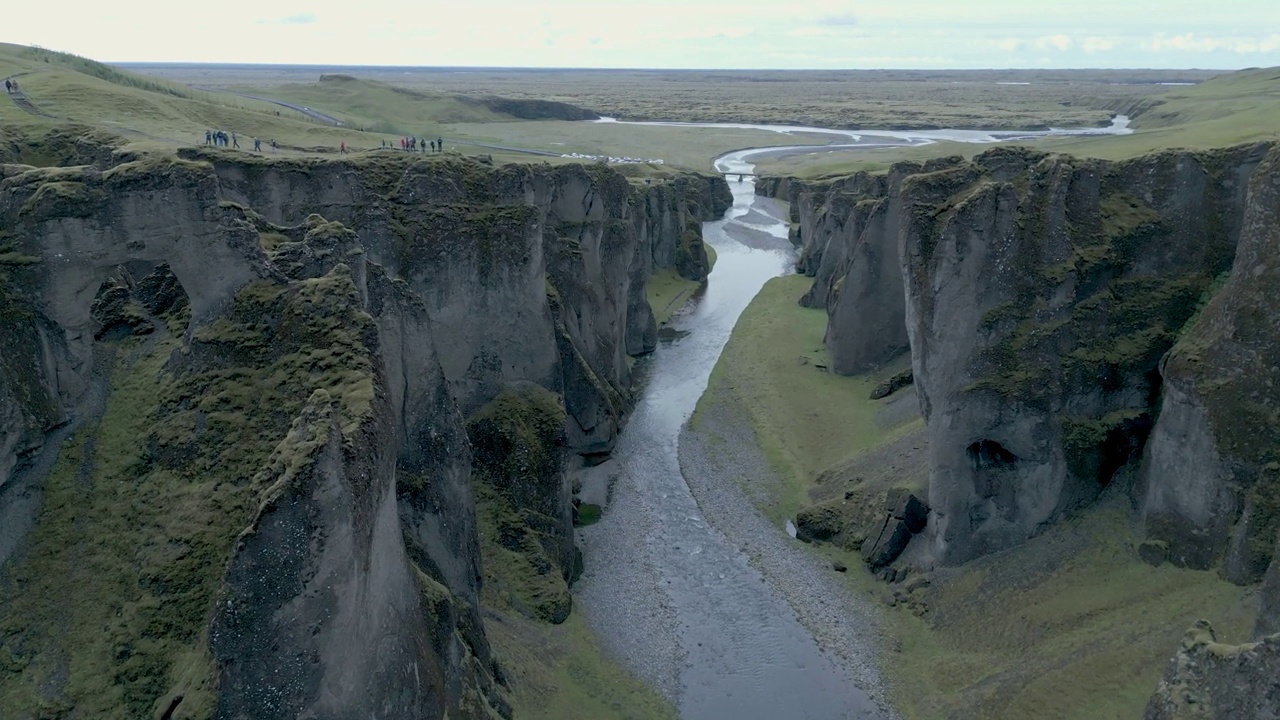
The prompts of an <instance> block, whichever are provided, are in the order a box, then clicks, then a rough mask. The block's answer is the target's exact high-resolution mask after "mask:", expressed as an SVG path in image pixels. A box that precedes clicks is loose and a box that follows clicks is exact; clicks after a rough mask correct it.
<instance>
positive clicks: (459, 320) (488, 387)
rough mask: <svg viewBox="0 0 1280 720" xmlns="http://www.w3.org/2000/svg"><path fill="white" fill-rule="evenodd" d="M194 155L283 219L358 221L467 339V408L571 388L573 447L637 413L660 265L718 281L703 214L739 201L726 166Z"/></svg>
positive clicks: (594, 440) (380, 257)
mask: <svg viewBox="0 0 1280 720" xmlns="http://www.w3.org/2000/svg"><path fill="white" fill-rule="evenodd" d="M189 156H190V157H195V158H207V159H208V160H209V161H210V162H212V163H213V165H214V168H215V169H216V171H217V174H218V176H219V180H220V183H221V186H222V188H223V192H224V194H225V195H226V197H227V198H228V199H231V200H234V201H235V202H237V203H240V204H243V205H245V206H247V207H252V208H254V210H255V211H257V212H261V213H262V214H263V215H264V216H265V217H266V218H267V219H268V220H270V221H272V222H277V223H286V224H287V223H296V222H300V221H301V220H302V219H303V218H305V217H306V216H307V215H308V214H312V213H316V214H320V215H323V216H324V217H325V218H328V219H330V220H335V221H338V222H341V223H343V224H344V225H347V226H349V227H351V228H352V229H353V230H355V231H356V233H357V234H358V235H359V236H360V238H361V242H362V244H363V246H364V247H365V249H366V251H367V253H368V255H369V257H370V259H371V260H373V261H374V262H377V263H379V264H382V265H383V266H384V267H386V268H387V269H388V271H389V272H390V273H391V274H392V275H394V276H396V277H403V278H404V279H405V280H406V281H407V282H408V283H409V284H410V287H411V288H412V289H413V290H414V291H415V292H417V293H418V294H420V295H421V296H422V297H423V298H424V299H425V301H426V306H427V309H428V312H429V313H430V315H431V318H432V322H433V323H434V324H436V325H437V326H439V327H440V329H441V331H442V332H444V333H446V334H447V335H448V336H449V337H451V338H453V339H454V343H452V344H451V345H450V346H449V347H446V348H442V349H441V352H442V355H441V363H442V364H443V365H444V368H445V374H446V376H447V377H448V378H449V380H450V382H451V383H452V384H453V386H454V389H455V395H456V396H457V397H458V399H459V403H460V405H461V408H462V411H463V412H464V413H469V412H471V411H473V410H475V409H476V408H478V407H480V406H481V405H483V404H484V403H486V402H488V401H489V400H491V399H493V398H494V397H495V396H496V395H497V393H498V392H499V391H500V389H501V388H502V387H503V386H504V384H506V383H509V382H516V381H521V380H529V381H533V382H536V383H538V384H541V385H543V386H544V387H547V388H548V389H550V390H552V391H554V392H559V393H562V394H564V395H565V397H566V403H567V405H566V410H567V412H568V415H569V417H570V419H571V420H572V421H573V422H571V424H570V428H569V438H568V443H569V447H570V448H572V449H574V450H575V451H578V452H582V453H600V452H607V451H608V450H609V449H610V448H611V447H612V446H613V442H614V441H615V439H616V436H617V433H618V431H619V429H620V427H621V418H622V417H623V416H624V415H625V413H626V412H627V409H628V398H629V388H630V377H629V370H628V363H627V360H626V358H627V356H628V355H639V354H643V353H645V352H649V351H651V350H652V349H653V347H654V346H655V343H656V340H657V328H656V324H655V323H654V321H653V317H652V311H651V310H650V309H649V306H648V303H647V301H646V299H645V293H644V282H645V279H646V278H647V277H648V275H649V273H650V272H652V270H653V268H654V267H674V268H676V269H677V270H679V271H680V272H681V274H683V275H684V276H685V277H688V278H690V279H695V280H696V279H701V278H705V277H706V273H707V258H706V251H705V249H704V248H703V246H702V240H701V222H703V221H706V220H710V219H714V218H715V217H719V215H721V214H723V212H724V210H725V209H727V208H728V207H729V206H730V205H731V204H732V195H731V193H730V192H729V189H728V186H727V185H726V184H725V183H724V181H723V178H720V177H710V176H697V175H688V176H681V177H677V178H675V179H673V180H672V181H671V182H668V183H662V184H658V185H652V186H638V185H637V186H633V185H631V184H630V183H628V182H627V180H626V179H625V178H623V177H622V176H620V175H618V174H617V173H614V172H612V171H610V170H609V169H608V168H606V167H604V166H580V165H566V166H556V167H550V166H542V167H538V166H529V165H506V166H501V167H498V168H494V169H489V168H486V167H484V166H481V165H478V164H476V163H471V162H467V161H464V160H444V161H440V160H435V161H428V160H418V161H414V160H412V159H405V158H400V157H370V158H365V159H362V160H361V161H360V163H359V164H353V163H343V162H315V161H301V160H299V161H293V162H277V163H272V162H263V163H255V162H252V161H247V162H246V161H236V162H232V161H231V160H229V159H228V158H226V157H225V156H222V155H219V154H217V153H208V152H207V151H202V150H192V151H190V153H189ZM414 236H418V237H430V238H432V242H431V243H430V244H428V245H426V246H424V247H421V248H413V249H412V252H406V251H407V250H408V248H406V247H405V245H404V243H403V242H402V241H401V240H398V238H405V237H414ZM606 258H608V261H606V260H605V259H606ZM548 295H549V296H550V297H551V300H550V302H549V303H548V301H547V300H545V299H544V298H545V297H546V296H548ZM514 348H519V350H518V351H516V350H514Z"/></svg>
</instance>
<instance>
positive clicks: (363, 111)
mask: <svg viewBox="0 0 1280 720" xmlns="http://www.w3.org/2000/svg"><path fill="white" fill-rule="evenodd" d="M253 94H259V95H262V96H264V97H270V98H273V99H277V100H284V101H286V102H291V103H294V104H297V105H302V106H304V107H312V108H315V109H316V110H320V111H322V112H324V113H325V114H328V115H332V116H334V117H337V118H338V119H340V120H343V121H344V122H346V123H347V124H348V125H351V126H354V127H364V128H365V129H366V130H370V131H373V132H383V133H391V134H396V135H418V136H422V135H426V136H429V137H432V138H434V137H435V135H437V134H439V133H440V132H441V128H440V125H441V124H443V123H465V122H478V123H489V122H501V121H505V120H514V118H512V117H511V116H509V115H501V114H499V113H495V112H493V111H491V110H489V109H487V108H485V107H482V106H479V105H476V104H473V103H467V102H463V101H462V100H460V99H458V98H457V97H455V96H452V95H445V94H443V93H432V92H428V91H425V90H409V89H406V88H402V87H396V86H393V85H387V84H385V83H380V82H375V81H370V80H358V79H356V78H353V77H351V76H348V75H325V76H322V77H321V78H320V81H319V82H317V83H314V84H309V85H301V84H292V85H281V86H279V87H273V88H270V89H267V90H260V91H254V93H253Z"/></svg>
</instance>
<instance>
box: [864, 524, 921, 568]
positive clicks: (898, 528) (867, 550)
mask: <svg viewBox="0 0 1280 720" xmlns="http://www.w3.org/2000/svg"><path fill="white" fill-rule="evenodd" d="M909 542H911V530H910V529H909V528H908V527H907V523H906V522H904V521H902V520H899V519H897V518H894V517H892V516H889V517H888V518H886V519H885V523H884V528H883V529H882V530H881V531H880V532H879V533H877V534H876V535H873V536H868V537H867V539H866V541H865V542H863V543H862V559H863V560H865V561H866V563H867V566H868V567H870V568H871V569H872V570H876V569H879V568H882V567H884V566H886V565H888V564H889V563H891V562H893V561H894V560H897V559H898V556H899V555H901V554H902V551H903V550H906V549H907V543H909Z"/></svg>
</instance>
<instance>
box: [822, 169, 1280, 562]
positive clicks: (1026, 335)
mask: <svg viewBox="0 0 1280 720" xmlns="http://www.w3.org/2000/svg"><path fill="white" fill-rule="evenodd" d="M1269 152H1270V148H1269V147H1268V146H1266V145H1254V146H1244V147H1239V148H1233V149H1227V150H1220V151H1213V152H1206V153H1189V152H1166V153H1161V154H1157V155H1152V156H1148V157H1143V158H1138V159H1135V160H1130V161H1124V162H1105V161H1098V160H1084V159H1077V158H1071V157H1065V156H1048V155H1044V154H1040V153H1034V152H1030V151H1025V150H1021V149H1007V148H996V149H993V150H990V151H987V152H985V153H982V154H980V155H978V156H977V157H975V158H974V160H973V161H971V162H961V161H959V160H958V159H944V160H939V161H934V162H932V163H930V164H927V165H919V164H909V163H903V164H899V165H895V166H894V167H893V168H892V169H891V170H890V171H889V172H888V173H885V174H879V175H867V174H860V175H856V176H853V177H851V178H848V179H846V180H841V181H835V182H830V183H827V184H825V185H823V186H820V187H816V188H809V189H807V190H805V191H802V192H800V193H799V194H798V196H797V203H798V209H799V212H798V214H799V219H800V222H801V238H802V242H803V245H802V254H801V260H800V269H801V270H802V271H804V272H806V273H809V274H811V275H813V276H814V278H815V282H814V286H813V288H812V290H811V291H810V293H809V294H808V295H806V297H805V298H804V299H803V300H802V302H805V303H807V304H812V305H814V306H819V307H821V306H825V307H826V308H827V311H828V315H829V322H828V330H827V341H828V344H829V346H830V347H831V350H832V353H833V359H834V360H835V364H836V368H835V369H836V370H838V371H842V372H859V371H865V370H867V369H870V368H873V367H876V366H877V365H878V364H880V363H882V362H883V361H884V360H886V359H888V358H889V357H892V355H893V354H894V353H895V352H897V351H899V350H901V349H903V347H904V343H903V339H904V338H905V340H907V341H908V344H909V346H910V350H911V355H912V364H913V371H914V377H915V384H916V390H917V393H918V396H919V398H920V403H921V410H922V413H923V415H924V417H925V420H926V422H927V424H928V428H929V432H930V436H931V454H932V458H931V475H930V477H931V479H930V489H929V504H930V506H931V508H932V517H931V520H930V531H929V536H930V537H931V538H932V548H931V549H932V555H933V557H934V558H935V559H936V560H938V561H940V562H943V563H960V562H964V561H965V560H967V559H970V558H972V557H974V556H976V555H979V554H983V553H987V552H993V551H996V550H1000V549H1003V548H1007V547H1010V546H1011V545H1014V544H1017V543H1019V542H1021V541H1023V540H1025V539H1026V538H1028V537H1031V536H1033V535H1035V534H1037V533H1038V532H1039V531H1040V530H1042V529H1043V528H1044V527H1046V526H1047V524H1049V523H1052V522H1055V521H1056V520H1057V519H1059V518H1060V517H1062V516H1063V515H1064V514H1065V513H1067V512H1068V511H1070V510H1072V509H1073V508H1077V507H1080V506H1082V505H1084V504H1087V503H1088V502H1090V501H1091V500H1092V499H1093V498H1094V497H1095V496H1096V495H1097V493H1098V492H1099V491H1100V490H1101V489H1102V488H1103V487H1104V486H1105V485H1106V484H1107V483H1108V482H1109V481H1110V479H1111V476H1112V475H1113V474H1114V473H1115V471H1116V470H1117V469H1118V468H1120V467H1121V466H1124V465H1126V464H1130V463H1134V464H1137V463H1139V462H1141V463H1142V468H1143V470H1142V476H1143V482H1142V483H1141V484H1142V488H1143V497H1142V498H1141V504H1142V509H1143V510H1142V512H1143V517H1144V518H1146V525H1147V527H1148V533H1149V535H1150V536H1151V537H1152V538H1153V540H1155V541H1158V542H1160V543H1164V544H1165V545H1167V547H1168V552H1169V557H1170V558H1171V559H1172V560H1174V561H1175V562H1177V563H1179V564H1183V565H1190V566H1194V567H1208V566H1209V565H1212V564H1214V563H1215V562H1217V561H1219V560H1222V559H1224V557H1225V558H1226V560H1227V572H1228V575H1229V576H1230V577H1232V578H1233V579H1235V580H1237V581H1238V582H1252V581H1256V580H1258V579H1259V578H1260V577H1261V575H1262V573H1263V571H1265V569H1266V567H1267V564H1268V563H1269V562H1270V560H1271V555H1272V552H1271V543H1272V541H1273V539H1274V537H1275V532H1276V530H1275V527H1274V521H1273V520H1272V516H1273V510H1272V506H1271V504H1270V503H1271V502H1273V501H1274V500H1272V499H1273V498H1280V493H1277V492H1275V491H1274V490H1273V489H1272V488H1271V484H1272V483H1273V482H1274V479H1273V478H1272V475H1273V470H1274V468H1275V467H1280V466H1273V465H1272V463H1274V458H1272V457H1271V455H1270V454H1269V453H1271V452H1274V450H1273V448H1275V447H1276V443H1275V442H1274V439H1273V438H1272V437H1271V435H1270V433H1272V432H1274V431H1276V429H1277V428H1278V427H1280V422H1277V421H1276V419H1275V418H1274V417H1273V416H1270V415H1266V414H1265V412H1262V411H1259V412H1258V413H1254V415H1252V416H1250V417H1251V419H1252V421H1253V422H1254V423H1255V427H1258V428H1259V430H1260V432H1259V433H1258V434H1257V435H1256V436H1255V437H1256V443H1255V442H1254V438H1250V439H1249V440H1248V441H1246V440H1243V439H1241V438H1240V437H1239V433H1237V434H1236V435H1235V436H1234V438H1233V436H1232V435H1231V430H1230V429H1229V428H1228V427H1227V426H1226V425H1225V420H1224V418H1225V415H1223V414H1220V415H1219V416H1218V418H1217V419H1216V422H1218V423H1219V425H1218V427H1217V428H1215V427H1213V426H1211V425H1209V424H1208V423H1209V422H1212V421H1213V419H1212V418H1208V417H1207V411H1206V410H1205V409H1204V408H1206V407H1208V406H1209V405H1212V404H1213V400H1205V399H1202V396H1203V395H1205V394H1206V393H1208V394H1214V397H1215V398H1220V399H1221V400H1220V404H1219V405H1218V407H1220V408H1225V407H1232V408H1237V409H1240V408H1244V407H1245V406H1244V405H1241V404H1240V398H1242V397H1247V398H1248V399H1249V401H1250V402H1253V403H1254V404H1255V406H1257V407H1265V406H1270V405H1269V403H1270V401H1272V400H1273V399H1274V398H1276V392H1275V390H1274V387H1273V386H1274V382H1275V380H1274V379H1272V378H1271V377H1270V375H1269V373H1270V369H1271V368H1272V366H1273V365H1275V360H1274V359H1273V357H1272V353H1273V352H1274V351H1275V332H1274V329H1273V328H1274V325H1273V324H1274V317H1273V315H1274V309H1273V308H1270V307H1269V306H1267V304H1266V303H1264V302H1262V301H1261V299H1260V297H1261V296H1260V294H1259V290H1258V288H1260V287H1262V286H1263V285H1264V284H1265V283H1266V282H1268V280H1267V279H1266V278H1267V277H1269V276H1268V275H1267V272H1268V271H1267V270H1266V268H1267V267H1270V265H1268V261H1266V260H1262V259H1260V258H1270V257H1275V256H1276V250H1275V249H1274V248H1272V247H1270V246H1269V245H1268V244H1269V243H1274V240H1273V239H1272V237H1271V235H1270V234H1269V233H1273V232H1274V230H1273V228H1274V223H1271V222H1269V221H1268V220H1267V218H1270V217H1272V216H1273V214H1274V213H1275V211H1276V203H1277V200H1276V197H1275V195H1274V190H1273V189H1272V188H1273V184H1274V183H1275V182H1276V180H1275V178H1276V177H1277V173H1276V169H1275V167H1274V156H1275V153H1274V152H1270V154H1269ZM1264 157H1265V158H1267V159H1266V161H1265V162H1264ZM1237 248H1239V252H1237ZM1233 263H1235V270H1234V271H1233V270H1232V267H1233ZM895 271H896V272H895ZM1255 273H1256V276H1255ZM1255 277H1256V278H1257V279H1256V280H1255V279H1254V278H1255ZM1227 278H1230V279H1229V280H1228V279H1227ZM1224 282H1225V283H1226V284H1225V286H1224ZM1220 289H1221V292H1219V290H1220ZM1210 298H1212V299H1213V302H1209V303H1208V305H1207V307H1206V303H1207V302H1208V301H1209V300H1210ZM1233 299H1234V300H1233ZM899 302H901V303H902V304H901V305H899V304H898V303H899ZM1202 309H1203V312H1202ZM899 313H901V314H899ZM899 318H901V320H900V319H899ZM1197 318H1198V319H1197ZM1268 323H1271V324H1272V325H1270V326H1268ZM1264 327H1272V329H1271V330H1269V331H1266V332H1264V331H1263V329H1262V328H1264ZM1175 343H1177V344H1178V347H1177V348H1175V347H1174V346H1175ZM1205 346H1212V347H1213V350H1212V351H1211V352H1207V353H1206V352H1205V351H1204V350H1203V348H1204V347H1205ZM1171 349H1172V350H1173V352H1172V353H1170V352H1169V351H1170V350H1171ZM1166 353H1168V357H1167V359H1166V360H1164V361H1163V362H1162V358H1165V357H1166ZM1206 355H1207V356H1208V357H1206ZM1183 358H1187V359H1185V360H1184V359H1183ZM1196 363H1199V365H1195V364H1196ZM1197 383H1200V384H1201V385H1200V386H1198V385H1197ZM1206 387H1211V389H1209V390H1206V389H1204V388H1206ZM1189 393H1196V395H1195V398H1194V399H1192V396H1191V395H1189ZM1197 413H1199V414H1197ZM1259 413H1261V414H1259ZM1264 416H1265V417H1264ZM1215 433H1217V434H1215ZM1149 435H1150V436H1151V439H1152V441H1151V443H1150V446H1148V443H1147V438H1148V436H1149ZM1178 453H1181V454H1182V456H1178V455H1177V454H1178ZM1183 456H1185V457H1183ZM1193 461H1194V462H1193ZM1196 463H1198V464H1196ZM1175 467H1176V468H1177V469H1176V470H1175V469H1174V468H1175ZM1228 551H1230V552H1228Z"/></svg>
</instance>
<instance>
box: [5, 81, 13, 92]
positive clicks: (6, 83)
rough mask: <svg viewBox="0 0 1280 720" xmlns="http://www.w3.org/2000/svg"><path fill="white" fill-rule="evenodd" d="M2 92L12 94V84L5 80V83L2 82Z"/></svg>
mask: <svg viewBox="0 0 1280 720" xmlns="http://www.w3.org/2000/svg"><path fill="white" fill-rule="evenodd" d="M4 91H5V92H7V93H12V92H13V83H11V82H9V81H8V80H5V81H4Z"/></svg>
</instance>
